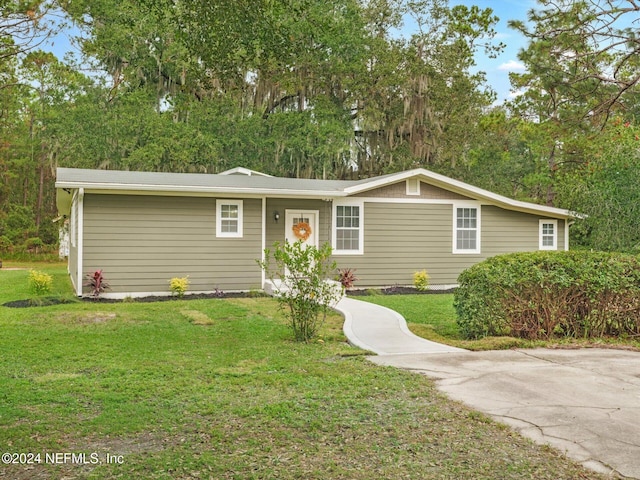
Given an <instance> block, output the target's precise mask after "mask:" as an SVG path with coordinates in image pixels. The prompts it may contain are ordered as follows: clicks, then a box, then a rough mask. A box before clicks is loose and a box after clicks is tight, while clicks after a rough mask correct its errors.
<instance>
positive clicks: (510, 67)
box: [498, 60, 527, 72]
mask: <svg viewBox="0 0 640 480" xmlns="http://www.w3.org/2000/svg"><path fill="white" fill-rule="evenodd" d="M526 69H527V67H525V66H524V64H522V63H520V62H517V61H515V60H509V61H508V62H506V63H503V64H501V65H500V66H499V67H498V70H502V71H509V72H513V71H524V70H526Z"/></svg>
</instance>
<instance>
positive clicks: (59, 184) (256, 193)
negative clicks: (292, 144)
mask: <svg viewBox="0 0 640 480" xmlns="http://www.w3.org/2000/svg"><path fill="white" fill-rule="evenodd" d="M233 172H234V170H232V171H229V172H227V173H233ZM259 173H260V172H253V174H251V175H248V174H246V175H245V174H217V175H213V174H203V173H160V172H132V171H119V170H83V169H76V168H58V172H57V181H56V188H57V189H58V203H59V205H62V204H65V205H66V204H69V203H70V195H69V193H68V192H65V193H64V194H63V193H62V192H64V190H65V189H67V190H70V189H77V188H84V189H85V190H86V191H119V192H121V193H129V192H155V193H156V194H163V193H165V194H172V192H173V193H184V194H187V195H189V194H196V195H201V194H216V195H225V196H235V197H250V196H253V197H265V196H272V197H274V196H275V197H295V198H325V199H326V198H337V197H346V196H350V195H356V194H361V193H363V192H366V191H368V190H372V189H375V188H379V187H383V186H385V185H390V184H392V183H396V182H400V181H404V180H405V179H408V178H416V177H417V178H419V179H420V181H423V182H427V183H430V184H432V185H435V186H437V187H440V188H444V189H445V190H449V191H451V192H456V193H459V194H461V195H464V196H466V197H469V198H471V199H474V200H476V201H479V202H484V203H488V204H492V205H497V206H500V207H502V208H506V209H509V210H517V211H521V212H527V213H533V214H537V215H540V214H542V215H547V216H551V217H555V218H575V217H576V216H580V214H576V212H571V211H568V210H564V209H560V208H555V207H548V206H545V205H538V204H534V203H529V202H522V201H519V200H514V199H511V198H507V197H503V196H502V195H498V194H496V193H493V192H490V191H488V190H484V189H481V188H478V187H475V186H473V185H469V184H468V183H464V182H460V181H458V180H455V179H452V178H449V177H446V176H444V175H440V174H437V173H434V172H431V171H430V170H425V169H423V168H417V169H414V170H408V171H405V172H399V173H392V174H388V175H382V176H379V177H372V178H366V179H362V180H310V179H300V178H282V177H270V176H263V175H260V174H259ZM65 196H66V197H68V198H66V199H65V198H64V197H65Z"/></svg>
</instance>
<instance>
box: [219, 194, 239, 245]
mask: <svg viewBox="0 0 640 480" xmlns="http://www.w3.org/2000/svg"><path fill="white" fill-rule="evenodd" d="M223 205H234V206H236V207H238V220H237V223H238V228H237V230H236V231H235V232H223V231H222V220H223V219H222V206H223ZM243 205H244V202H243V200H237V199H233V200H228V199H222V198H218V199H216V237H218V238H242V235H243V229H244V225H243V224H244V213H243Z"/></svg>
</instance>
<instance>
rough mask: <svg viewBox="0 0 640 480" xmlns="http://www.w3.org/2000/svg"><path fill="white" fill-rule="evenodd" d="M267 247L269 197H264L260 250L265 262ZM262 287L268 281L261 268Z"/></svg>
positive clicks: (261, 257)
mask: <svg viewBox="0 0 640 480" xmlns="http://www.w3.org/2000/svg"><path fill="white" fill-rule="evenodd" d="M265 248H267V197H262V249H261V250H260V259H261V260H262V261H263V262H264V249H265ZM260 274H261V280H262V289H263V290H264V286H265V282H266V279H267V278H266V273H265V271H264V269H263V268H260Z"/></svg>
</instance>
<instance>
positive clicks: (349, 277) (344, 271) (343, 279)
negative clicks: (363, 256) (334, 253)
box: [338, 268, 358, 288]
mask: <svg viewBox="0 0 640 480" xmlns="http://www.w3.org/2000/svg"><path fill="white" fill-rule="evenodd" d="M355 272H356V269H355V268H341V269H339V270H338V281H339V282H340V283H341V284H342V286H343V287H344V288H353V285H354V283H356V282H357V281H358V277H356V273H355Z"/></svg>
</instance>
